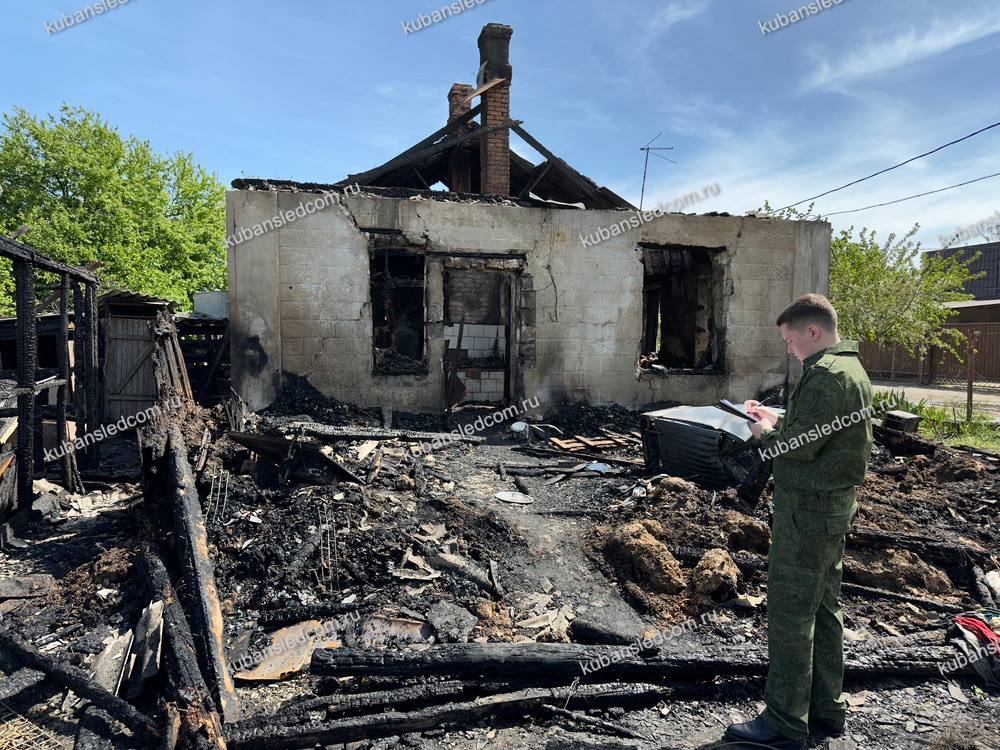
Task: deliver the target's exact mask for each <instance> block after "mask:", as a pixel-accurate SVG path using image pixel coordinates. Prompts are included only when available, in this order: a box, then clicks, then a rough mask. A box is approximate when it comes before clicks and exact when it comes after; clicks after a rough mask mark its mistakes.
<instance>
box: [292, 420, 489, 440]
mask: <svg viewBox="0 0 1000 750" xmlns="http://www.w3.org/2000/svg"><path fill="white" fill-rule="evenodd" d="M289 427H290V428H291V429H293V430H299V431H300V432H302V433H303V434H305V435H311V436H313V437H319V438H333V439H335V440H399V441H402V442H404V443H405V442H410V443H433V442H434V441H435V440H437V441H439V442H442V443H445V442H453V443H470V444H471V445H480V444H482V443H484V442H486V438H484V437H481V436H479V435H463V434H461V433H458V434H456V433H454V432H421V431H418V430H389V429H385V428H381V427H336V426H333V425H326V424H320V423H318V422H292V423H291V424H290V425H289Z"/></svg>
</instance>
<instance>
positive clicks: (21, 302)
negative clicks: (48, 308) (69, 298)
mask: <svg viewBox="0 0 1000 750" xmlns="http://www.w3.org/2000/svg"><path fill="white" fill-rule="evenodd" d="M14 285H15V287H14V298H15V306H16V311H17V388H18V392H17V425H18V427H17V508H18V510H20V511H24V512H27V511H29V510H31V503H32V501H33V500H34V492H33V490H32V488H31V487H32V484H31V483H32V480H33V479H34V474H35V368H36V366H37V364H38V331H37V329H36V327H35V270H34V268H32V266H31V264H30V263H29V262H28V261H27V260H24V259H21V258H18V259H16V260H15V261H14Z"/></svg>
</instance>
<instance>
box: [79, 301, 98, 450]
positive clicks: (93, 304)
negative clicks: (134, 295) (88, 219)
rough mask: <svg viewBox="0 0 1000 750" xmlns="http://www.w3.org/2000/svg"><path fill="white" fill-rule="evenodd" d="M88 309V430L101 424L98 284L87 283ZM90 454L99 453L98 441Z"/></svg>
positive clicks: (86, 393) (86, 397)
mask: <svg viewBox="0 0 1000 750" xmlns="http://www.w3.org/2000/svg"><path fill="white" fill-rule="evenodd" d="M83 304H84V307H85V308H86V310H87V316H86V321H85V326H84V327H85V330H84V336H85V337H86V341H87V348H86V357H87V362H86V370H87V382H86V383H85V385H84V391H85V392H84V398H85V400H86V402H87V415H88V417H89V421H88V423H87V429H88V430H91V431H93V430H96V429H97V428H98V426H99V425H100V424H101V406H100V402H99V400H98V390H97V389H98V385H99V383H100V370H99V365H98V361H97V360H98V346H99V343H98V337H97V284H87V288H86V293H85V295H84V300H83ZM87 452H88V455H90V456H96V455H97V443H94V444H93V445H91V446H89V447H88V448H87Z"/></svg>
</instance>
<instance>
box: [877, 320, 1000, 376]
mask: <svg viewBox="0 0 1000 750" xmlns="http://www.w3.org/2000/svg"><path fill="white" fill-rule="evenodd" d="M947 327H948V328H953V329H955V330H957V331H958V332H959V333H960V334H961V336H962V342H959V343H958V344H957V346H956V349H957V350H958V352H959V355H960V356H955V355H954V354H952V353H951V352H949V351H947V350H946V349H943V348H941V347H937V346H933V347H931V348H930V349H929V350H928V351H927V353H926V354H925V355H924V356H923V357H920V356H914V355H911V354H908V353H907V352H906V350H905V349H903V347H901V346H896V347H894V348H892V347H883V346H879V345H877V344H872V343H869V342H867V341H865V342H862V343H861V360H862V362H863V363H864V366H865V369H866V370H867V371H868V374H869V375H870V376H871V377H873V378H886V379H889V380H913V381H914V382H918V383H945V384H954V383H963V384H964V383H966V382H967V379H968V367H967V364H966V351H967V343H964V342H967V341H968V340H969V337H970V336H973V335H975V333H976V332H978V334H979V335H978V337H976V339H975V341H976V345H975V354H974V357H973V382H974V383H975V385H976V387H981V388H997V389H1000V323H975V324H965V325H954V326H947Z"/></svg>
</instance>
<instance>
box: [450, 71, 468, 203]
mask: <svg viewBox="0 0 1000 750" xmlns="http://www.w3.org/2000/svg"><path fill="white" fill-rule="evenodd" d="M472 92H473V88H472V86H470V85H469V84H467V83H455V84H452V87H451V90H450V91H449V92H448V122H454V121H455V120H457V119H458V118H459V117H461V116H462V115H464V114H465V113H466V112H468V111H469V110H470V109H472V102H471V101H467V102H465V103H463V102H462V100H463V99H465V98H466V97H467V96H468V95H469V94H471V93H472ZM467 128H468V126H467V125H466V126H463V127H462V130H465V129H467ZM465 145H468V144H465ZM465 145H461V146H458V148H455V149H452V152H451V159H450V160H449V161H448V187H449V188H451V190H452V192H455V193H471V192H472V159H471V157H470V154H469V151H468V149H466V148H465Z"/></svg>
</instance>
